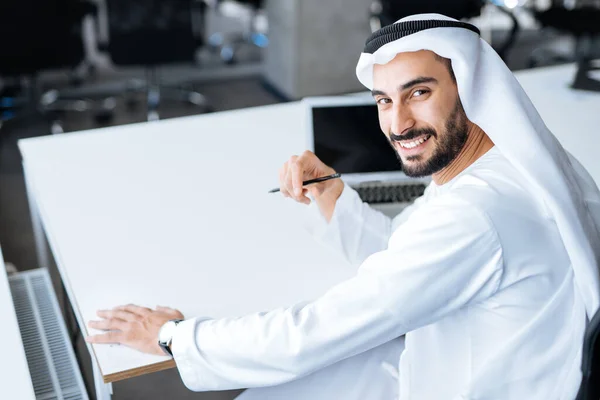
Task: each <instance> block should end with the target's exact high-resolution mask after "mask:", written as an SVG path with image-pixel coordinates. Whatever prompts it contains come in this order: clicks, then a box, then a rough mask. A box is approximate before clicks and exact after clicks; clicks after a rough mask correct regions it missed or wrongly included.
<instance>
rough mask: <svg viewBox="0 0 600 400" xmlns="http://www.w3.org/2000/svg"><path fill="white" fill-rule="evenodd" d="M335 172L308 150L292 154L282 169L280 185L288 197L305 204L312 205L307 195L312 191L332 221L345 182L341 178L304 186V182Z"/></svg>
mask: <svg viewBox="0 0 600 400" xmlns="http://www.w3.org/2000/svg"><path fill="white" fill-rule="evenodd" d="M334 174H335V170H334V169H333V168H331V167H329V166H328V165H325V164H324V163H323V162H322V161H321V160H319V158H317V156H316V155H315V154H314V153H313V152H311V151H308V150H307V151H305V152H304V153H302V154H301V155H300V156H292V157H290V159H289V160H288V161H287V162H286V163H284V164H283V166H282V167H281V168H280V169H279V187H280V190H281V193H282V194H283V195H284V196H285V197H291V198H292V199H294V200H296V201H297V202H300V203H303V204H310V199H309V198H308V196H307V195H308V194H309V193H310V194H311V195H312V197H313V198H314V199H315V201H316V202H317V205H318V206H319V209H320V210H321V213H322V214H323V216H324V217H325V218H326V219H327V221H329V220H330V219H331V216H332V215H333V210H334V209H335V203H336V201H337V199H338V198H339V197H340V195H341V194H342V190H343V189H344V182H343V181H342V180H341V179H327V180H324V181H321V182H318V183H313V184H309V185H306V186H303V182H304V183H305V184H306V181H307V180H313V179H317V178H321V177H324V176H328V175H334ZM336 177H339V175H336Z"/></svg>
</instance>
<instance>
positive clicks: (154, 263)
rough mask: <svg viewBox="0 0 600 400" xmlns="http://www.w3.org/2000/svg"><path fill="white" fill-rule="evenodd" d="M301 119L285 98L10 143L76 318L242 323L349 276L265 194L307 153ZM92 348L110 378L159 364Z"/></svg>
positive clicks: (282, 203) (292, 213)
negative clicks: (118, 311)
mask: <svg viewBox="0 0 600 400" xmlns="http://www.w3.org/2000/svg"><path fill="white" fill-rule="evenodd" d="M304 121H305V118H303V114H302V110H301V108H299V106H298V104H297V103H293V104H284V105H276V106H270V107H264V108H254V109H247V110H240V111H233V112H227V113H216V114H211V115H205V116H197V117H186V118H179V119H172V120H165V121H159V122H154V123H143V124H134V125H126V126H121V127H116V128H108V129H100V130H96V131H94V132H78V133H76V134H67V135H61V136H54V137H41V138H37V139H32V140H25V141H22V142H20V147H21V150H22V153H23V157H24V166H25V169H26V173H27V177H28V179H29V182H30V184H31V186H32V190H33V192H34V194H35V200H36V202H37V204H38V207H39V209H40V214H41V218H42V221H43V224H44V228H45V230H46V234H47V235H48V237H49V241H50V244H51V246H52V249H53V254H54V256H55V258H56V260H57V264H58V266H59V269H60V272H61V276H62V278H63V280H64V281H65V284H66V285H67V290H68V291H69V293H70V295H71V296H72V297H71V301H72V303H73V305H74V308H75V310H76V313H78V314H79V317H80V319H79V320H80V321H86V322H87V321H89V320H91V319H95V318H96V317H95V313H96V310H98V309H106V308H110V307H113V306H117V305H120V304H127V303H136V304H141V305H145V306H148V307H155V306H156V305H167V306H171V307H174V308H178V309H180V310H181V311H182V312H183V313H184V315H185V316H186V317H192V316H212V317H222V316H235V315H243V314H246V313H250V312H256V311H263V310H269V309H272V308H275V307H280V306H283V305H291V304H294V303H296V302H298V301H302V300H307V299H310V298H314V297H317V296H319V295H320V294H322V293H323V292H324V291H326V290H327V289H328V288H329V287H331V286H332V285H334V284H336V283H337V282H340V281H342V280H345V279H347V278H349V277H350V276H352V275H353V274H354V272H355V270H354V269H353V268H352V267H350V266H349V265H348V264H346V262H345V261H343V260H342V259H341V258H340V257H339V256H338V255H336V254H333V252H331V251H330V250H328V249H326V248H325V247H323V246H320V245H318V244H317V243H316V242H315V241H314V239H313V238H312V237H311V236H310V235H309V234H308V233H307V232H306V230H305V229H304V228H303V227H302V221H301V219H302V216H303V215H304V213H303V212H297V211H298V210H299V209H303V208H304V207H305V206H303V205H299V204H296V203H295V202H293V201H290V200H289V199H287V201H286V199H284V198H283V196H281V195H279V194H268V193H267V191H268V190H269V189H271V188H272V187H275V186H277V185H278V169H279V167H280V166H281V165H282V164H283V163H284V162H285V161H286V160H287V159H288V157H289V156H290V155H292V154H294V153H299V152H301V151H302V150H303V149H304V148H305V146H304V136H303V134H302V132H303V129H304V127H303V124H304ZM302 211H303V210H302ZM84 333H85V330H84ZM94 352H95V355H96V357H97V360H98V363H99V367H100V369H101V371H102V375H103V376H104V379H105V381H107V382H109V381H114V380H118V379H122V378H124V377H126V376H123V375H124V374H123V372H124V371H132V370H135V369H136V368H141V367H144V366H148V365H149V364H154V363H158V362H163V361H165V360H166V358H165V357H159V356H152V355H143V354H141V353H138V352H136V351H134V350H131V349H127V348H124V347H119V346H114V347H109V346H106V345H104V346H103V345H95V346H94ZM146 372H147V371H146ZM125 375H127V374H125ZM131 375H135V373H130V374H129V376H131Z"/></svg>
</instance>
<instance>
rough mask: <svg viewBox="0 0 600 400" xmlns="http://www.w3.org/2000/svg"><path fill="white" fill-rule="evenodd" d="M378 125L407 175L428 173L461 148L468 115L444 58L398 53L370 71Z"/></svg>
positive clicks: (441, 167)
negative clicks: (377, 110)
mask: <svg viewBox="0 0 600 400" xmlns="http://www.w3.org/2000/svg"><path fill="white" fill-rule="evenodd" d="M373 97H374V98H375V100H376V101H377V108H378V109H379V124H380V126H381V130H382V131H383V132H384V133H385V134H386V136H387V137H388V139H389V141H390V144H391V146H392V147H393V149H394V150H395V152H396V154H397V155H398V159H399V160H400V162H401V164H402V170H403V171H404V173H405V174H406V175H408V176H414V177H419V176H427V175H432V174H434V173H436V172H438V171H440V170H442V169H443V168H445V167H446V166H447V165H448V164H450V162H452V160H454V159H455V158H456V156H457V155H458V154H459V153H460V151H461V150H462V148H463V146H464V144H465V142H466V140H467V131H468V120H467V116H466V114H465V112H464V110H463V108H462V105H461V103H460V99H459V97H458V89H457V87H456V83H455V82H454V80H453V79H452V76H451V74H450V71H449V69H448V66H447V65H446V64H445V62H444V60H443V59H440V58H439V57H437V58H436V55H435V53H433V52H431V51H426V50H422V51H417V52H410V53H400V54H398V55H397V56H396V57H395V58H394V59H393V60H392V61H390V62H389V63H387V64H385V65H379V64H376V65H375V66H374V67H373Z"/></svg>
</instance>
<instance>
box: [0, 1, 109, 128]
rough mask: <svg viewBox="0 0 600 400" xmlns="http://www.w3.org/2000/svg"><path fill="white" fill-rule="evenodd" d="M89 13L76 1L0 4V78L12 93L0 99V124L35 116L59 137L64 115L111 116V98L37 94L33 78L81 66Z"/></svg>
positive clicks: (92, 8)
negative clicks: (44, 120)
mask: <svg viewBox="0 0 600 400" xmlns="http://www.w3.org/2000/svg"><path fill="white" fill-rule="evenodd" d="M94 12H95V6H94V5H93V4H92V3H88V2H86V1H80V0H40V1H33V2H31V1H29V2H24V1H18V0H4V1H2V2H0V40H2V46H1V47H0V57H1V58H2V62H0V76H2V77H3V79H4V80H5V81H12V82H13V85H12V86H13V90H12V91H8V90H7V91H5V94H4V95H0V125H1V124H2V122H5V121H7V120H10V119H14V118H20V117H27V116H31V115H33V114H40V115H43V116H44V117H46V118H49V119H50V120H51V131H52V133H60V132H62V131H63V129H62V124H61V122H60V120H59V115H60V113H61V112H63V111H86V110H90V109H96V110H97V111H98V113H99V115H100V114H102V115H108V116H110V112H111V110H112V103H111V101H110V99H104V100H102V101H101V102H100V103H98V102H95V101H93V100H92V99H91V98H79V97H72V96H67V95H66V94H64V93H63V92H61V91H59V90H54V89H53V90H49V91H46V92H41V88H40V84H39V82H38V79H37V76H38V74H39V72H40V71H42V70H47V69H56V68H70V69H74V68H76V67H77V66H78V65H79V64H81V63H82V62H83V61H84V59H85V53H84V45H83V38H82V24H83V19H84V17H85V16H87V15H92V14H93V13H94ZM98 104H101V107H100V108H97V106H98Z"/></svg>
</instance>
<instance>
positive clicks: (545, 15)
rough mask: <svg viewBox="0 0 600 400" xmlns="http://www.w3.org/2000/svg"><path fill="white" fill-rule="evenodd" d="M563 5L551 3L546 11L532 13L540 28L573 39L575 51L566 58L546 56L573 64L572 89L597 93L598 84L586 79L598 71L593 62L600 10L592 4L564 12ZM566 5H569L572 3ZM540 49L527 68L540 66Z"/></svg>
mask: <svg viewBox="0 0 600 400" xmlns="http://www.w3.org/2000/svg"><path fill="white" fill-rule="evenodd" d="M563 3H564V2H563V1H555V2H554V3H553V5H552V6H551V7H550V8H548V9H546V10H537V9H532V10H531V11H532V13H533V15H534V17H535V18H536V19H537V21H538V22H539V23H540V24H541V25H542V27H544V28H552V29H555V30H557V31H560V32H565V33H567V34H569V35H572V36H573V37H574V38H575V41H576V42H575V43H576V45H575V51H574V52H573V54H571V55H570V56H566V57H565V56H564V55H560V54H558V53H554V54H553V53H550V60H551V61H553V62H556V61H559V62H561V61H562V62H570V61H576V62H577V65H578V69H577V73H576V75H575V79H574V80H573V83H572V84H571V87H572V88H574V89H582V90H591V91H600V81H598V80H595V79H593V78H592V77H590V75H589V72H591V71H593V70H595V69H598V68H597V67H594V65H593V61H592V60H593V59H594V58H596V57H600V6H599V5H594V3H592V2H589V1H588V2H581V1H579V2H576V3H575V4H573V5H574V6H575V7H574V8H570V7H569V8H568V7H567V6H566V5H564V4H563ZM570 3H573V2H572V1H571V2H570ZM541 50H543V49H536V51H534V52H533V53H532V56H531V58H530V61H529V65H530V66H531V67H535V66H537V65H539V63H540V55H543V52H542V51H541Z"/></svg>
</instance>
